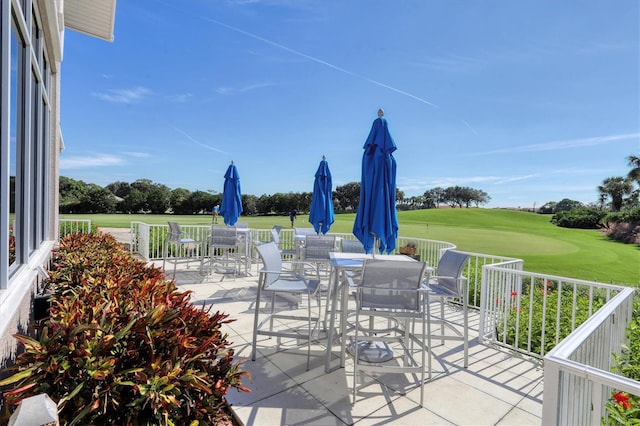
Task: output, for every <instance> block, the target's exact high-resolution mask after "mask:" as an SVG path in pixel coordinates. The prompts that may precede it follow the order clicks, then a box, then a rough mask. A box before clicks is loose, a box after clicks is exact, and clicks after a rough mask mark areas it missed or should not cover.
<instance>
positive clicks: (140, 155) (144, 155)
mask: <svg viewBox="0 0 640 426" xmlns="http://www.w3.org/2000/svg"><path fill="white" fill-rule="evenodd" d="M123 154H125V155H128V156H130V157H138V158H149V157H151V154H149V153H148V152H136V151H124V152H123Z"/></svg>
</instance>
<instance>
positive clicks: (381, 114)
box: [378, 108, 384, 118]
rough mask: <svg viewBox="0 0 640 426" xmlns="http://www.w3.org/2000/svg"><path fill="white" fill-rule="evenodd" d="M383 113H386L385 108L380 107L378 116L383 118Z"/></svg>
mask: <svg viewBox="0 0 640 426" xmlns="http://www.w3.org/2000/svg"><path fill="white" fill-rule="evenodd" d="M383 115H384V110H383V109H382V108H380V109H379V110H378V118H382V116H383Z"/></svg>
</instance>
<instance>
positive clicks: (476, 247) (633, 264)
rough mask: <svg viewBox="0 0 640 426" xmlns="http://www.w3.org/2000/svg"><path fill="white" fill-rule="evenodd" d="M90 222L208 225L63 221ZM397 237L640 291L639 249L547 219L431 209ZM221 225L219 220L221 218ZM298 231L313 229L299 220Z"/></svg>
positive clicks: (255, 224) (343, 222)
mask: <svg viewBox="0 0 640 426" xmlns="http://www.w3.org/2000/svg"><path fill="white" fill-rule="evenodd" d="M61 217H63V218H76V219H82V218H86V219H91V220H92V221H93V222H94V223H95V224H96V225H98V226H99V227H116V228H128V227H129V225H130V222H132V221H140V222H146V223H151V224H166V223H167V221H168V220H175V221H177V222H179V223H181V224H184V225H197V224H199V225H209V224H211V216H206V215H205V216H173V215H101V214H100V215H61ZM398 218H399V221H400V231H399V234H400V235H401V236H409V237H416V238H427V239H432V240H441V241H448V242H451V243H454V244H456V245H457V246H458V248H459V249H460V250H464V251H470V252H475V253H486V254H494V255H501V256H510V257H517V258H521V259H524V261H525V263H524V264H525V269H526V270H527V271H532V272H539V273H545V274H552V275H558V276H563V277H570V278H579V279H584V280H589V281H600V282H606V283H618V284H627V285H634V286H638V285H640V247H638V246H636V245H630V244H622V243H618V242H613V241H610V240H608V239H607V238H606V237H605V236H604V235H603V234H602V233H601V232H599V231H597V230H584V229H567V228H560V227H557V226H555V225H553V224H551V223H550V222H549V220H550V219H551V216H550V215H540V214H535V213H528V212H519V211H511V210H497V209H496V210H494V209H431V210H414V211H408V212H399V214H398ZM354 219H355V214H340V215H336V221H335V223H334V224H333V226H332V227H331V231H333V232H351V231H352V228H353V221H354ZM241 220H242V221H245V222H247V223H248V224H249V226H250V227H252V228H262V229H269V228H271V227H272V226H273V225H280V226H282V227H285V228H286V227H289V226H291V224H290V222H289V217H288V216H261V217H244V216H243V217H242V218H241ZM220 223H222V218H220ZM296 226H299V227H311V224H309V222H308V218H307V216H304V215H299V216H298V218H297V219H296Z"/></svg>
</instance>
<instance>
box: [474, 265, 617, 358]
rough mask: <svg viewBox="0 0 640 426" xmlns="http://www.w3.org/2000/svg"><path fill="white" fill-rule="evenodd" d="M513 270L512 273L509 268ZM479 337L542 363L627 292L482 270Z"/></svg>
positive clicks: (516, 271)
mask: <svg viewBox="0 0 640 426" xmlns="http://www.w3.org/2000/svg"><path fill="white" fill-rule="evenodd" d="M516 265H517V266H518V267H517V268H514V266H516ZM481 288H482V296H481V306H480V337H481V338H482V339H483V340H485V341H490V342H492V343H496V344H499V345H501V346H505V347H507V348H509V349H512V350H515V351H520V352H524V353H527V354H529V355H532V356H535V357H538V358H542V357H544V356H545V355H546V354H547V352H549V351H550V350H551V349H552V348H553V347H555V346H556V345H558V344H559V343H560V342H561V341H562V340H563V339H564V338H565V337H567V336H568V335H569V334H570V333H571V332H572V331H573V330H575V329H576V328H577V327H578V326H579V325H580V324H582V323H583V322H584V321H586V320H587V318H589V317H591V316H592V315H593V314H594V313H595V312H596V311H597V310H598V309H599V308H601V307H602V306H604V305H605V304H606V303H607V302H608V301H609V300H610V299H611V298H612V297H613V296H615V295H616V294H617V293H619V292H620V291H621V290H622V289H624V288H626V287H622V286H616V285H610V284H603V283H598V282H592V281H583V280H577V279H573V278H566V277H559V276H555V275H544V274H538V273H534V272H527V271H522V270H521V265H518V264H517V262H515V261H508V262H504V263H499V264H494V265H485V266H484V267H483V272H482V285H481Z"/></svg>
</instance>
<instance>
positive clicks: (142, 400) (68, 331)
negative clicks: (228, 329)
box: [0, 234, 248, 425]
mask: <svg viewBox="0 0 640 426" xmlns="http://www.w3.org/2000/svg"><path fill="white" fill-rule="evenodd" d="M52 265H53V267H52V270H51V271H50V280H49V283H48V287H49V289H50V291H51V292H52V297H51V315H50V318H49V319H48V320H47V321H46V322H45V324H44V326H43V327H42V329H41V330H40V333H39V338H38V339H37V340H36V339H32V338H29V337H27V336H22V335H16V339H18V341H19V343H20V344H22V345H23V346H24V352H23V353H21V354H20V355H19V356H18V357H17V359H16V363H15V365H14V366H13V367H12V370H13V371H14V374H13V375H11V376H9V377H8V378H7V379H5V380H3V381H2V382H0V385H2V386H6V385H14V386H15V387H14V388H13V389H11V390H7V391H5V392H4V396H5V400H6V402H7V404H6V406H8V407H9V408H10V407H12V406H15V405H16V404H18V403H19V402H20V401H21V400H22V399H24V398H26V397H29V396H32V395H35V394H39V393H47V394H48V395H49V396H50V397H51V398H52V399H53V400H55V401H56V402H57V403H58V408H59V416H60V420H61V423H63V424H122V425H129V424H132V425H135V424H162V425H183V424H198V423H196V422H200V424H214V423H217V422H218V420H219V419H221V418H224V417H225V416H226V413H225V408H226V401H225V398H224V396H225V394H226V393H227V391H228V390H229V389H231V388H236V389H237V390H240V391H248V389H246V388H245V387H244V386H242V384H241V379H242V377H243V376H245V375H247V374H248V373H246V372H244V371H242V370H241V369H240V365H239V363H238V362H234V361H233V356H234V351H233V349H231V348H229V344H230V342H228V341H227V335H226V334H225V333H224V332H223V330H222V328H223V326H224V325H225V324H228V323H229V322H231V321H233V320H231V319H229V318H228V315H227V314H224V313H220V312H215V313H213V314H211V313H210V310H205V309H204V308H203V307H202V308H201V307H196V306H194V305H193V304H192V303H190V293H189V292H180V291H178V290H177V288H176V287H175V284H174V283H173V282H172V281H169V280H167V279H166V277H165V276H164V273H163V272H162V270H160V269H159V268H154V267H147V266H146V265H145V264H144V263H142V262H140V261H137V260H135V259H133V258H132V257H131V256H130V255H129V254H128V253H127V252H126V251H124V250H123V249H122V248H120V246H119V245H118V243H117V241H116V240H115V239H114V238H113V237H111V236H109V235H106V234H97V235H96V234H73V235H69V236H67V237H65V238H64V239H63V240H62V241H61V243H60V247H59V249H57V250H56V251H55V252H54V254H53V260H52ZM8 414H9V413H8V412H7V413H5V415H8Z"/></svg>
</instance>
